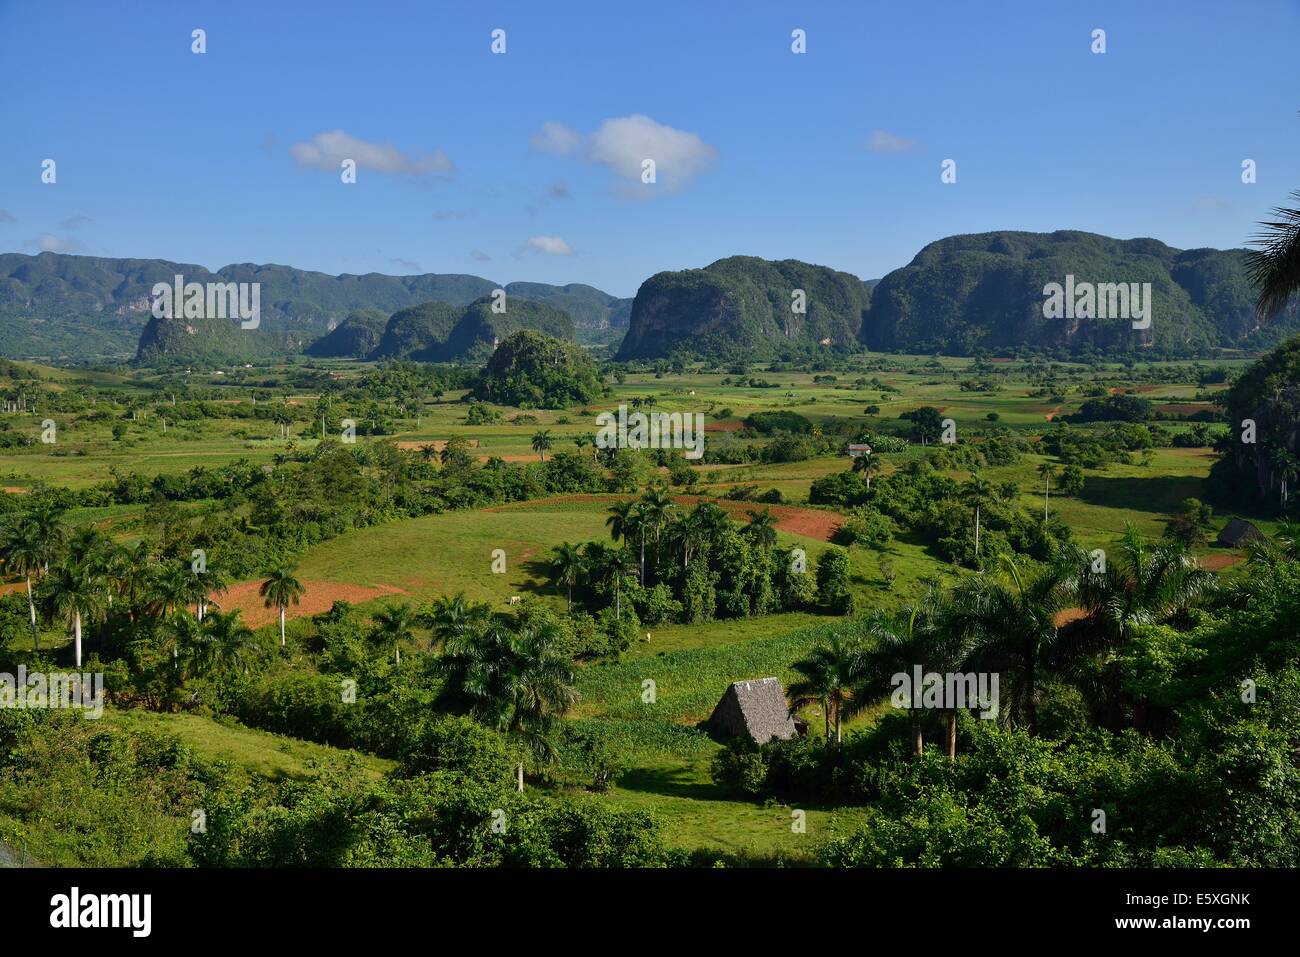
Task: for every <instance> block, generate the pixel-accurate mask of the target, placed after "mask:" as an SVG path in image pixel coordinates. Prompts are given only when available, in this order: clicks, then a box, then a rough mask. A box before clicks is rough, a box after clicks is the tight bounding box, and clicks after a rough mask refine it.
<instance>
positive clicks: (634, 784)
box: [618, 767, 726, 801]
mask: <svg viewBox="0 0 1300 957" xmlns="http://www.w3.org/2000/svg"><path fill="white" fill-rule="evenodd" d="M618 786H619V787H620V788H622V789H623V790H625V791H641V792H644V793H646V794H669V795H672V796H674V797H683V798H691V799H692V800H696V801H723V800H726V797H725V795H723V794H722V792H721V791H719V789H718V787H717V786H716V785H715V784H713V783H712V782H708V781H700V780H699V779H697V778H696V777H695V775H694V769H692V768H690V767H682V768H633V769H631V770H628V771H625V772H623V774H621V775H620V776H619V779H618Z"/></svg>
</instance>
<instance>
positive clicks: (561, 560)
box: [551, 542, 587, 614]
mask: <svg viewBox="0 0 1300 957" xmlns="http://www.w3.org/2000/svg"><path fill="white" fill-rule="evenodd" d="M551 554H552V555H554V558H552V559H551V573H552V574H553V575H554V576H555V582H556V584H558V585H563V586H564V587H565V588H567V589H568V592H569V608H568V611H569V614H573V586H574V585H577V584H579V583H581V581H582V579H583V576H584V575H585V574H586V573H587V563H586V561H585V560H584V559H583V557H582V551H581V550H580V549H579V548H578V547H577V546H575V545H570V544H569V543H568V542H561V543H560V544H558V545H556V546H555V547H554V548H552V549H551Z"/></svg>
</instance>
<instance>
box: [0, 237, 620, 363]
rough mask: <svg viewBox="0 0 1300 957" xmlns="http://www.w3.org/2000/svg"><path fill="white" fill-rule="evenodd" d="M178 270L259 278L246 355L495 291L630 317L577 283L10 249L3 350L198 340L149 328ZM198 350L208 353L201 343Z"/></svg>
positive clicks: (27, 352)
mask: <svg viewBox="0 0 1300 957" xmlns="http://www.w3.org/2000/svg"><path fill="white" fill-rule="evenodd" d="M178 274H179V275H182V276H183V277H184V278H185V281H186V282H200V283H207V282H257V283H260V284H261V296H260V301H261V323H260V325H259V329H258V330H257V331H258V332H261V333H262V334H261V335H252V336H248V335H247V331H245V332H246V341H245V342H243V343H242V344H241V345H240V346H239V347H238V351H239V352H240V353H241V354H244V353H248V354H251V355H254V356H264V355H267V354H268V352H275V351H291V352H297V351H300V350H302V349H303V348H304V347H306V346H307V345H308V344H310V343H311V342H313V341H314V340H316V339H317V338H319V337H320V336H322V335H324V334H326V333H328V332H330V331H331V330H332V329H334V328H335V327H336V326H338V325H340V324H341V323H343V322H344V321H345V320H346V318H347V317H348V316H349V315H350V314H351V313H354V312H356V311H358V310H367V309H369V310H377V311H379V312H380V313H382V314H383V315H384V316H388V315H391V314H392V313H394V312H397V311H398V310H401V309H404V308H407V307H410V306H416V305H419V304H421V303H425V302H431V301H438V302H446V303H451V304H453V305H458V306H461V307H464V306H467V305H469V304H470V303H471V302H473V301H474V300H476V299H478V298H480V297H482V296H486V295H489V294H490V293H491V292H492V290H494V289H497V288H504V289H505V290H506V293H507V296H510V297H517V298H519V299H521V300H538V301H547V302H550V304H551V305H554V306H556V307H557V308H561V309H563V310H564V311H566V312H568V313H569V315H570V316H572V317H573V321H574V323H575V325H576V326H578V327H580V328H592V329H601V328H606V327H609V326H610V325H614V326H618V325H619V324H620V322H621V321H623V322H625V320H622V319H621V318H620V317H624V316H626V314H627V311H628V308H629V306H630V301H629V300H622V299H617V298H615V297H614V296H610V295H608V294H607V293H604V292H601V291H600V290H599V289H595V288H593V287H591V286H584V285H581V284H570V285H567V286H550V285H547V284H546V283H509V284H506V285H504V286H503V285H501V284H499V283H496V282H494V281H492V280H489V279H484V278H482V277H480V276H471V275H463V274H438V273H425V274H422V275H414V276H388V275H383V274H380V273H366V274H364V275H352V274H344V275H340V276H331V275H328V274H326V273H321V272H313V271H309V270H303V269H295V268H293V267H290V266H279V265H255V264H252V263H235V264H232V265H229V266H225V267H223V268H221V269H219V270H217V271H216V272H212V271H211V270H209V269H207V268H205V267H203V266H198V265H194V264H192V263H177V262H172V261H171V260H166V259H114V258H106V257H98V256H74V255H67V254H63V253H50V252H45V253H40V254H38V255H34V256H29V255H25V254H21V253H4V254H0V356H8V357H20V358H21V357H38V358H48V359H55V360H58V359H70V360H84V359H93V358H126V357H128V356H131V355H138V356H153V355H157V354H160V350H161V351H165V350H166V349H167V348H170V347H174V346H178V345H180V344H182V343H191V344H193V341H194V340H193V336H192V335H184V336H181V335H179V334H177V335H172V334H168V333H167V332H165V331H164V332H162V333H160V331H159V330H158V329H157V328H156V327H152V328H146V327H150V326H151V323H150V320H151V319H152V315H151V313H150V298H149V297H150V293H151V291H152V289H153V286H154V284H155V283H159V282H165V283H171V282H172V281H173V278H174V277H175V276H176V275H178ZM191 325H192V324H191ZM183 331H184V330H183V329H182V330H173V332H177V333H179V332H183ZM218 335H220V334H219V333H218ZM222 338H223V339H224V338H225V337H224V336H223V337H222ZM200 351H204V352H209V351H212V350H209V349H207V348H206V347H205V349H203V350H200ZM216 351H217V352H219V351H221V350H216ZM177 358H180V357H179V356H178V357H177Z"/></svg>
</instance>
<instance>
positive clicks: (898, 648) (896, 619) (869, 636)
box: [855, 593, 957, 757]
mask: <svg viewBox="0 0 1300 957" xmlns="http://www.w3.org/2000/svg"><path fill="white" fill-rule="evenodd" d="M935 607H936V606H935V598H934V595H933V593H931V594H930V595H927V596H926V598H925V599H924V600H923V601H921V602H919V603H918V604H916V605H913V606H911V607H910V608H901V609H897V610H893V611H884V610H881V609H877V610H876V611H875V612H873V613H872V614H871V616H870V617H869V618H867V620H866V621H865V622H864V623H863V633H864V638H865V642H864V648H865V650H864V651H863V652H862V654H861V657H860V659H859V661H858V666H857V671H856V672H855V678H856V680H857V686H856V689H855V693H856V694H857V696H858V699H859V700H860V702H861V705H860V706H861V707H866V706H867V705H869V704H871V703H872V702H874V701H879V700H880V699H881V698H883V697H885V696H887V695H889V694H890V693H891V691H892V690H893V688H894V684H895V678H896V676H897V675H900V674H902V675H907V676H908V677H909V680H910V677H911V675H912V674H913V669H914V668H915V667H917V666H920V668H921V671H922V673H923V674H925V673H929V672H932V671H939V672H940V673H942V672H943V671H946V670H955V669H951V668H950V667H949V666H950V665H951V663H952V661H953V660H954V658H955V657H956V656H955V655H954V654H953V653H951V652H950V651H948V650H947V648H948V647H949V646H950V645H951V644H952V638H953V636H952V633H951V632H946V633H945V632H942V631H940V630H939V629H938V628H937V627H936V625H937V615H936V614H935ZM907 714H908V719H909V722H910V724H911V733H912V754H913V755H916V756H917V757H919V756H920V755H921V754H922V753H924V751H925V736H924V729H923V726H922V723H921V716H922V711H921V709H919V708H917V707H914V706H913V705H912V704H909V705H908V709H907ZM950 720H951V724H950V727H949V730H948V750H949V753H950V754H956V748H957V736H956V715H955V714H953V715H951V716H950Z"/></svg>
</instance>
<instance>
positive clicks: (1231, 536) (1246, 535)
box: [1215, 518, 1264, 548]
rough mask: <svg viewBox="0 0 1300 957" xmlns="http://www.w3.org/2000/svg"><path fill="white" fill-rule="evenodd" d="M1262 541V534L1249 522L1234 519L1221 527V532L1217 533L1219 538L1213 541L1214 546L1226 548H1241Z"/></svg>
mask: <svg viewBox="0 0 1300 957" xmlns="http://www.w3.org/2000/svg"><path fill="white" fill-rule="evenodd" d="M1263 539H1264V533H1263V532H1261V531H1260V530H1259V529H1258V528H1256V527H1255V526H1254V525H1252V524H1250V522H1247V521H1245V520H1244V519H1240V518H1234V519H1233V520H1232V521H1230V522H1229V523H1228V524H1227V525H1225V526H1223V531H1221V532H1219V537H1218V538H1217V539H1215V544H1218V545H1224V546H1226V547H1228V548H1241V547H1243V546H1244V545H1246V544H1247V543H1248V542H1258V541H1262V540H1263Z"/></svg>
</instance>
